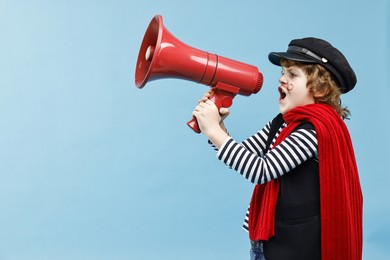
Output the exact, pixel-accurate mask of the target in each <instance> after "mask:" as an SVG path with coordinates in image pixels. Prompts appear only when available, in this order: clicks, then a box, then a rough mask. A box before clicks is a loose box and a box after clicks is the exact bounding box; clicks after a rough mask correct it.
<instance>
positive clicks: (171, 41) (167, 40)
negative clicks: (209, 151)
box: [135, 15, 263, 133]
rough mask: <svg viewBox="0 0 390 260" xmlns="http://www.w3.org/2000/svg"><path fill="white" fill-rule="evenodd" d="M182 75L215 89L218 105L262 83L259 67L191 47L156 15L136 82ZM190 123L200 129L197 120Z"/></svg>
mask: <svg viewBox="0 0 390 260" xmlns="http://www.w3.org/2000/svg"><path fill="white" fill-rule="evenodd" d="M163 78H179V79H184V80H190V81H193V82H196V83H201V84H204V85H208V86H210V87H212V88H213V90H214V95H213V97H212V98H210V99H211V100H212V101H213V102H214V103H215V104H216V105H217V107H218V109H219V108H221V107H229V106H230V105H231V104H232V100H233V98H234V96H235V95H236V94H240V95H245V96H249V95H251V94H255V93H257V92H258V91H259V90H260V89H261V87H262V85H263V75H262V74H261V72H259V71H258V69H257V67H255V66H253V65H249V64H246V63H242V62H239V61H235V60H232V59H229V58H225V57H222V56H218V55H216V54H211V53H208V52H206V51H202V50H199V49H196V48H193V47H190V46H188V45H186V44H184V43H183V42H181V41H179V40H178V39H177V38H175V37H174V36H173V35H172V34H171V33H170V32H169V31H168V30H167V29H166V28H165V27H164V25H163V19H162V17H161V16H160V15H156V16H155V17H153V19H152V20H151V22H150V24H149V26H148V28H147V29H146V32H145V35H144V38H143V41H142V44H141V47H140V51H139V54H138V59H137V64H136V70H135V85H136V86H137V87H138V88H143V87H144V86H145V84H146V83H147V82H149V81H152V80H157V79H163ZM188 125H189V126H190V127H191V128H192V129H193V130H194V131H195V132H197V133H199V132H200V130H199V127H198V125H197V122H196V120H195V119H193V120H191V121H190V122H188Z"/></svg>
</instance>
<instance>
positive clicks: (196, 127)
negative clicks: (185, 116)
mask: <svg viewBox="0 0 390 260" xmlns="http://www.w3.org/2000/svg"><path fill="white" fill-rule="evenodd" d="M187 125H188V126H189V127H190V128H191V129H192V130H194V132H195V133H197V134H199V133H200V132H201V131H200V128H199V124H198V121H197V120H196V117H194V116H193V117H192V119H191V120H190V121H188V122H187Z"/></svg>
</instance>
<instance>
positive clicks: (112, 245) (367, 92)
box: [0, 0, 390, 260]
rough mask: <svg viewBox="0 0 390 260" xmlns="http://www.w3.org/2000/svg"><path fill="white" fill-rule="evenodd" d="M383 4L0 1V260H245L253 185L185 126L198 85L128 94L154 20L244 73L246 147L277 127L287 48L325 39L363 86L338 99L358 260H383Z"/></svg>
mask: <svg viewBox="0 0 390 260" xmlns="http://www.w3.org/2000/svg"><path fill="white" fill-rule="evenodd" d="M389 9H390V5H389V2H388V1H386V0H377V1H361V0H358V1H357V0H345V1H340V0H328V1H318V0H316V1H313V0H296V1H265V0H262V1H258V0H256V1H255V0H252V1H249V0H242V1H222V0H216V1H212V0H209V1H203V0H188V1H179V0H177V1H146V0H145V1H125V0H122V1H121V0H112V1H102V0H101V1H87V0H84V1H83V0H66V1H65V0H56V1H49V0H35V1H28V0H19V1H11V0H0V29H1V30H0V35H1V40H0V120H1V122H0V260H14V259H15V260H21V259H26V260H27V259H28V260H33V259H37V260H38V259H39V260H46V259H50V260H52V259H56V260H61V259H72V260H78V259H83V260H85V259H93V260H101V259H104V260H106V259H115V260H121V259H145V260H148V259H202V260H206V259H213V260H214V259H232V260H237V259H248V250H249V245H248V237H247V234H246V233H245V232H244V231H243V230H242V229H241V224H242V220H243V217H244V214H245V211H246V208H247V206H248V203H249V200H250V196H251V193H252V188H253V186H252V184H250V183H249V182H248V181H246V180H245V179H244V178H242V177H241V176H240V175H238V174H237V173H235V172H234V171H232V170H229V169H228V168H227V167H225V166H224V165H222V163H221V162H219V161H218V160H217V159H216V158H215V152H214V151H213V150H212V149H211V148H210V147H209V146H208V144H207V143H206V140H205V138H204V137H203V136H202V135H197V134H194V133H193V132H192V131H191V130H190V129H189V128H188V127H187V125H186V122H187V121H188V120H189V119H190V118H191V112H192V110H193V108H194V107H195V105H196V101H197V100H198V98H199V97H201V96H202V94H203V93H204V92H205V91H207V90H208V88H207V87H206V86H204V85H199V84H195V83H193V82H189V81H183V80H177V79H164V80H159V81H154V82H149V83H148V84H147V85H146V87H145V88H144V89H142V90H139V89H137V88H136V87H135V85H134V71H135V63H136V59H137V56H138V50H139V46H140V43H141V41H142V38H143V35H144V32H145V30H146V27H147V25H148V24H149V22H150V20H151V19H152V17H153V16H154V15H156V14H161V15H162V16H163V18H164V25H165V26H166V28H168V30H169V31H170V32H171V33H173V34H174V35H175V36H176V37H177V38H179V39H180V40H181V41H183V42H185V43H187V44H189V45H191V46H193V47H196V48H199V49H202V50H205V51H209V52H212V53H216V54H219V55H222V56H225V57H229V58H232V59H236V60H240V61H242V62H246V63H250V64H253V65H255V66H257V67H258V68H259V70H260V71H262V72H263V74H264V77H265V82H264V86H263V89H262V90H261V92H259V94H257V95H253V96H251V97H243V96H237V97H236V98H235V101H234V104H233V106H232V108H231V115H230V116H229V118H228V119H227V125H228V127H229V131H230V132H231V134H232V135H233V136H234V137H235V138H236V139H237V140H242V139H244V138H246V137H248V136H249V135H251V134H253V133H254V132H256V131H257V130H258V129H260V128H261V127H262V126H263V125H264V124H265V123H266V122H267V121H268V120H270V119H271V118H272V117H273V116H274V115H275V114H276V113H277V112H278V105H277V99H278V93H277V90H276V88H277V80H278V77H279V75H280V68H278V67H276V66H273V65H272V64H271V63H270V62H269V61H268V59H267V55H268V53H269V52H271V51H284V50H285V49H286V48H287V44H288V43H289V41H290V40H291V39H294V38H300V37H306V36H316V37H320V38H324V39H327V40H328V41H330V42H331V43H332V44H334V45H335V46H336V47H338V48H339V49H340V50H341V51H342V52H343V53H344V54H345V55H346V56H347V57H348V59H349V61H350V63H351V64H352V66H353V68H354V69H355V71H356V74H357V76H358V84H357V86H356V88H355V89H354V90H353V91H352V92H351V93H349V94H348V95H346V96H344V97H343V103H344V104H346V105H347V106H348V107H349V108H350V110H351V111H352V117H351V120H349V121H347V124H348V127H349V129H350V133H351V136H352V139H353V142H354V147H355V152H356V157H357V161H358V166H359V171H360V178H361V184H362V188H363V192H364V199H365V200H364V202H365V203H364V259H389V258H390V249H389V247H388V245H389V243H390V224H389V221H388V220H389V215H390V214H389V211H390V210H389V206H388V205H389V199H390V191H389V190H390V187H389V184H390V178H389V173H390V167H389V160H390V151H389V147H390V138H389V134H388V133H389V131H390V125H389V108H388V102H389V99H390V90H389V81H390V76H389V73H390V64H389V58H390V53H389V47H390V30H389V29H390V28H389V25H390V18H389V17H390V10H389Z"/></svg>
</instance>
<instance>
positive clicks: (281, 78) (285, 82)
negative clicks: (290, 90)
mask: <svg viewBox="0 0 390 260" xmlns="http://www.w3.org/2000/svg"><path fill="white" fill-rule="evenodd" d="M279 83H280V84H281V85H286V84H287V80H286V77H285V76H284V75H282V76H280V78H279Z"/></svg>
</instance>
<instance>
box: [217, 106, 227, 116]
mask: <svg viewBox="0 0 390 260" xmlns="http://www.w3.org/2000/svg"><path fill="white" fill-rule="evenodd" d="M219 113H220V114H221V115H228V114H229V109H228V108H226V107H221V108H220V109H219Z"/></svg>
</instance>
